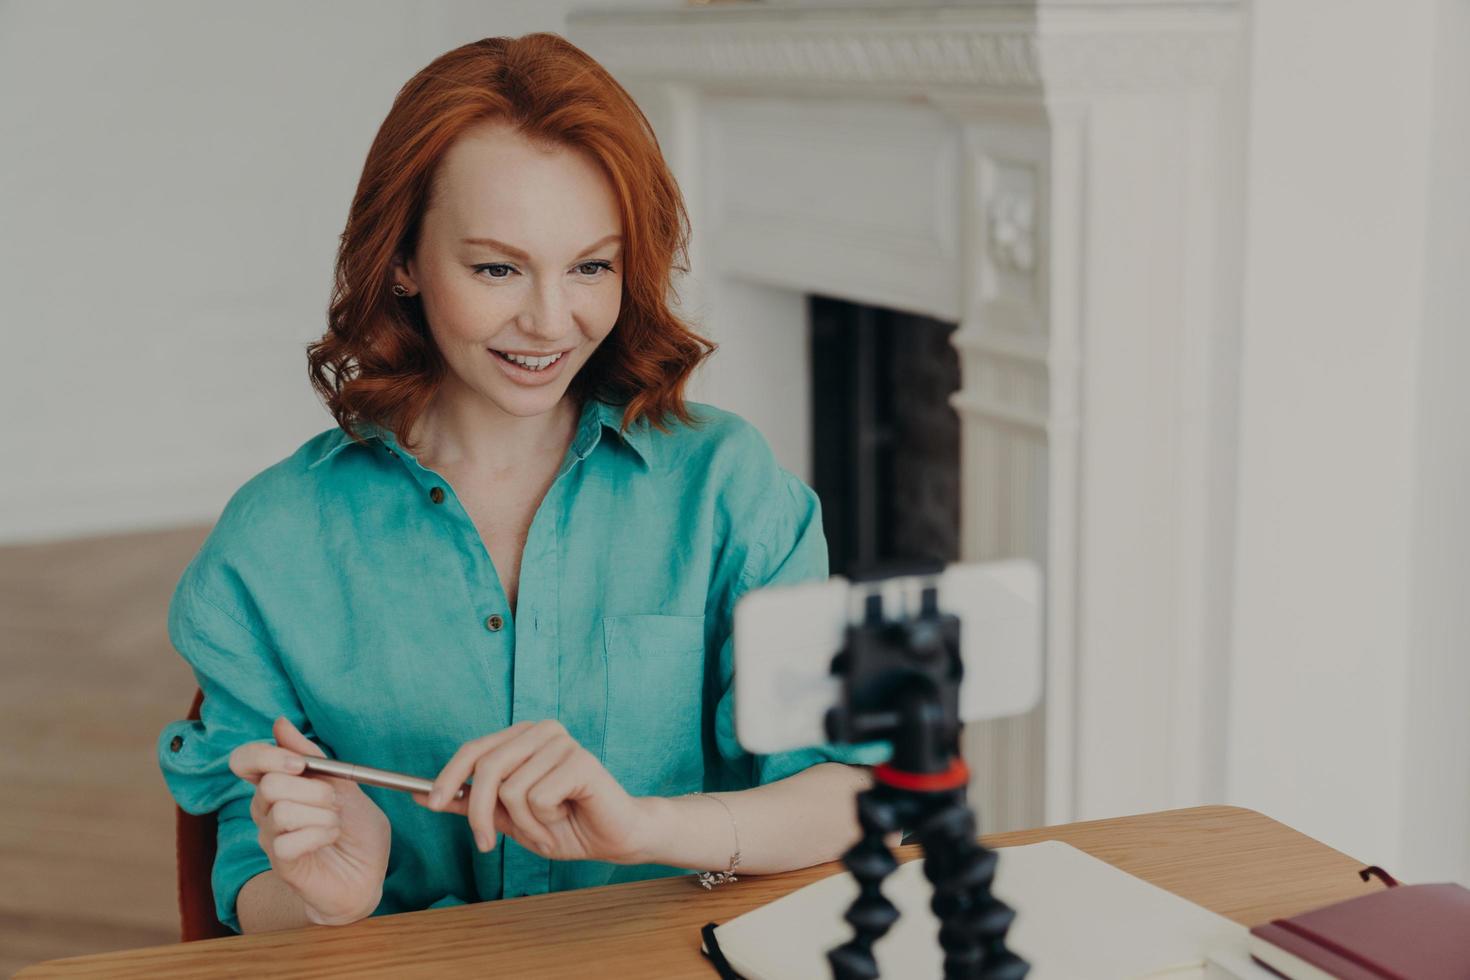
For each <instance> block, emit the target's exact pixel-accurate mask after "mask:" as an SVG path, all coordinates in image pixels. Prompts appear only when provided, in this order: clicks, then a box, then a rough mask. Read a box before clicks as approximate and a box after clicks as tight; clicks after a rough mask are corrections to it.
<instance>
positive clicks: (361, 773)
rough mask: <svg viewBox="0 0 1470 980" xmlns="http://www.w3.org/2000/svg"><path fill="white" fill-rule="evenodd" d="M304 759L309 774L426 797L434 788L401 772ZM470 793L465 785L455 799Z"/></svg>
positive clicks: (432, 784) (425, 780)
mask: <svg viewBox="0 0 1470 980" xmlns="http://www.w3.org/2000/svg"><path fill="white" fill-rule="evenodd" d="M302 758H303V759H305V760H306V771H307V772H317V773H321V774H322V775H324V776H336V777H338V778H339V779H350V780H352V781H353V782H354V783H367V784H368V785H369V786H382V787H384V788H385V789H401V790H403V791H404V792H405V793H423V794H424V795H425V796H428V795H429V791H430V790H432V789H433V788H434V781H433V780H431V779H420V778H419V777H418V776H407V775H404V774H403V773H401V772H390V771H388V770H387V769H374V768H373V767H372V766H356V765H353V764H352V763H350V762H343V761H341V760H340V759H319V758H317V757H316V756H311V755H304V756H302ZM469 792H470V784H469V783H464V784H462V785H461V786H460V787H459V790H458V791H457V792H456V793H455V794H454V798H455V799H456V800H462V799H464V798H465V797H466V796H468V795H469Z"/></svg>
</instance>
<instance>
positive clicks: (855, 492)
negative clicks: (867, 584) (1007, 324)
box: [807, 296, 960, 575]
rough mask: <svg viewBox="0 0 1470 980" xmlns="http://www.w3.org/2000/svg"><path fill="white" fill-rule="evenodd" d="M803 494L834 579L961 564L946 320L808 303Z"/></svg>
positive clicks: (953, 374) (954, 355)
mask: <svg viewBox="0 0 1470 980" xmlns="http://www.w3.org/2000/svg"><path fill="white" fill-rule="evenodd" d="M807 308H808V323H809V324H810V340H811V359H810V363H811V366H812V367H811V371H812V386H811V391H812V488H813V489H814V490H816V492H817V496H818V497H820V498H821V501H822V523H823V526H824V528H825V529H826V533H827V548H828V553H829V554H830V556H831V571H832V574H833V575H851V574H852V573H853V572H854V571H856V570H859V569H861V568H864V567H869V566H873V565H879V564H887V563H889V562H902V561H910V560H916V559H928V560H938V561H944V562H952V561H957V560H958V559H959V541H960V420H959V416H958V415H957V414H956V412H955V410H954V408H953V407H951V405H950V403H949V399H950V396H951V395H952V394H954V392H956V391H958V390H959V386H960V363H959V354H958V352H957V351H956V350H955V349H954V347H953V346H952V345H951V344H950V341H949V337H950V334H951V333H953V332H954V330H955V328H956V326H957V325H956V324H953V323H946V322H944V321H941V320H934V319H931V318H929V317H924V316H919V315H917V314H912V313H901V312H898V311H895V310H888V309H883V308H881V307H873V306H864V305H862V304H857V303H852V302H848V301H846V300H840V299H832V298H829V297H825V296H809V297H808V303H807Z"/></svg>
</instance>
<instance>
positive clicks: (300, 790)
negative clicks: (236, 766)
mask: <svg viewBox="0 0 1470 980" xmlns="http://www.w3.org/2000/svg"><path fill="white" fill-rule="evenodd" d="M283 802H290V803H292V804H294V805H303V806H310V807H314V808H318V809H320V810H322V811H324V812H325V811H332V812H333V813H336V812H338V808H339V806H340V800H339V798H338V796H337V791H336V790H335V789H333V788H332V786H330V785H328V784H327V783H326V782H325V781H324V780H321V779H315V778H313V777H311V776H290V775H287V774H286V773H282V772H268V773H266V774H265V775H264V776H261V777H260V779H259V781H258V782H257V784H256V787H255V794H254V797H253V798H252V799H251V801H250V816H251V819H253V820H254V821H255V823H256V826H258V827H260V828H261V829H262V830H269V831H270V832H271V833H275V832H276V830H277V828H274V827H273V826H272V825H270V823H269V821H270V814H271V811H272V808H274V807H276V806H277V805H279V804H281V803H283ZM288 809H289V808H288ZM286 829H295V828H286Z"/></svg>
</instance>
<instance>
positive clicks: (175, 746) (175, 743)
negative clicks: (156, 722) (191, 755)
mask: <svg viewBox="0 0 1470 980" xmlns="http://www.w3.org/2000/svg"><path fill="white" fill-rule="evenodd" d="M183 747H184V736H182V735H175V736H174V737H173V739H172V740H170V742H169V743H168V750H169V751H170V752H177V751H178V750H179V749H182V748H183Z"/></svg>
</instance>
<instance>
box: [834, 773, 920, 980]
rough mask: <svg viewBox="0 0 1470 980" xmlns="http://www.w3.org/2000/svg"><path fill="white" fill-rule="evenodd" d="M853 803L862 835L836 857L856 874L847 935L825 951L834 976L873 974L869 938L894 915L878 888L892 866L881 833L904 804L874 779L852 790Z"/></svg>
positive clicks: (867, 979)
mask: <svg viewBox="0 0 1470 980" xmlns="http://www.w3.org/2000/svg"><path fill="white" fill-rule="evenodd" d="M857 808H858V824H859V825H860V826H861V827H862V831H863V836H862V838H861V839H860V840H859V841H858V842H857V843H856V844H854V845H853V846H852V847H851V848H849V849H848V851H847V853H846V854H844V855H843V856H842V863H843V864H845V865H846V866H847V869H848V870H849V871H851V872H852V876H853V877H854V878H856V879H857V882H858V888H859V893H858V897H857V898H856V899H854V900H853V903H852V905H851V906H849V908H848V910H847V914H846V916H844V918H846V919H847V922H848V924H849V925H851V926H852V928H853V937H852V938H851V939H850V940H848V941H847V942H845V943H843V944H842V945H841V946H838V947H836V948H834V949H832V950H829V951H828V953H827V962H829V963H830V964H831V965H832V976H833V977H834V978H836V980H874V978H876V977H877V976H878V963H877V960H875V959H874V958H873V943H875V942H877V941H878V940H879V939H881V938H883V935H884V934H885V933H886V932H888V930H889V928H890V927H891V926H892V925H893V923H894V922H895V921H896V920H897V919H898V909H897V908H896V907H895V906H894V904H893V903H892V902H890V901H888V899H886V898H884V897H883V892H882V891H881V890H880V886H881V885H882V884H883V879H884V878H886V877H888V876H889V875H890V874H892V873H893V870H894V869H895V868H897V867H898V863H897V862H896V861H894V859H893V854H892V852H890V851H889V850H888V845H887V844H885V843H884V842H883V838H884V836H885V835H886V834H889V833H891V832H892V831H895V830H897V829H898V828H899V826H900V825H901V824H902V823H903V820H904V811H906V810H908V809H910V807H909V805H908V804H907V801H905V800H902V799H896V798H894V797H893V796H892V795H891V794H890V793H889V792H888V791H887V789H886V787H884V786H882V785H881V784H879V785H877V786H874V787H872V788H871V789H867V790H864V791H863V792H861V793H859V794H858V797H857Z"/></svg>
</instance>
